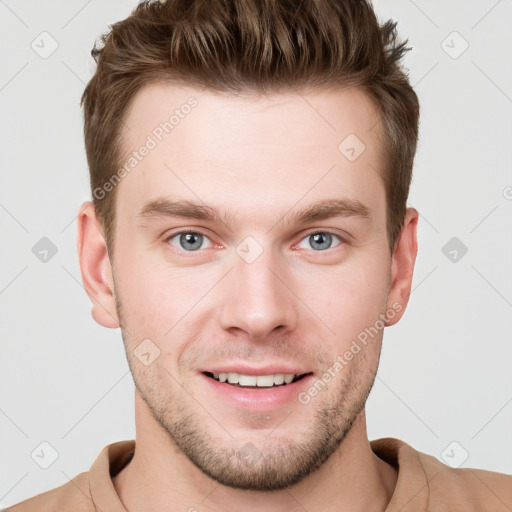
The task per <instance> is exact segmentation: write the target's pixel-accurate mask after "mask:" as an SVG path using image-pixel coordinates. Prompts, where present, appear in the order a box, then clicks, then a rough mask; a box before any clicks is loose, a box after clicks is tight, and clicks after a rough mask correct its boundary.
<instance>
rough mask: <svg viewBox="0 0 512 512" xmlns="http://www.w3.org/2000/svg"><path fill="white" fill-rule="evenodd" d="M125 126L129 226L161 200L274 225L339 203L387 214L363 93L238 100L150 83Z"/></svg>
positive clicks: (371, 113)
mask: <svg viewBox="0 0 512 512" xmlns="http://www.w3.org/2000/svg"><path fill="white" fill-rule="evenodd" d="M125 125H126V127H125V129H124V132H123V139H124V148H125V150H126V153H125V155H124V156H123V161H122V162H121V166H123V165H125V164H126V163H127V162H128V161H129V160H131V161H132V162H131V163H132V164H133V166H131V165H128V166H126V165H125V168H126V170H127V171H128V172H127V173H125V174H126V177H125V178H123V180H122V183H121V184H120V185H119V186H120V190H119V191H118V204H119V203H123V202H124V203H125V204H126V208H124V210H123V211H124V212H126V214H130V215H131V220H133V219H134V218H135V216H136V215H137V214H138V213H139V212H140V211H141V209H143V208H144V206H145V205H146V204H147V203H148V202H149V201H151V200H155V199H157V198H159V197H162V196H163V195H166V196H168V197H174V198H176V199H188V200H193V201H194V202H196V203H197V202H203V203H205V204H208V205H212V206H216V205H218V206H219V209H222V205H223V204H224V203H226V202H229V204H230V206H231V207H232V208H230V211H235V210H236V211H239V212H240V213H241V214H242V213H244V212H245V214H246V215H249V216H250V215H252V217H253V220H255V219H254V212H255V211H261V212H264V211H266V210H267V211H269V213H270V212H271V211H272V213H273V214H274V218H275V216H276V214H278V209H277V208H278V206H279V205H281V206H282V210H283V211H284V210H286V211H289V210H290V208H293V206H294V204H298V203H300V205H299V206H305V205H306V204H311V203H312V202H314V201H315V200H322V199H331V198H337V197H344V198H347V199H351V200H359V201H360V202H362V203H365V204H366V205H368V206H369V207H370V209H371V210H372V212H371V213H372V214H373V213H374V212H373V210H381V211H382V210H383V207H384V196H383V194H384V189H383V184H382V178H381V176H380V173H381V172H382V169H383V162H382V156H381V154H382V151H381V148H380V144H379V138H378V130H379V129H380V126H379V125H380V123H379V117H378V113H377V110H376V108H375V106H374V104H373V102H372V101H371V100H370V99H369V98H368V97H367V96H366V94H364V93H363V92H362V91H360V90H357V89H339V90H321V91H315V92H307V93H306V92H303V93H302V92H287V93H279V94H270V95H266V96H261V95H260V96H256V95H251V96H248V95H246V96H241V95H235V94H228V93H218V92H213V91H210V90H206V89H199V88H195V87H185V86H179V85H175V84H169V83H167V84H160V83H159V84H151V85H148V86H145V87H144V88H142V89H141V90H140V91H138V93H137V94H136V95H135V96H134V98H133V100H132V102H131V104H130V107H129V109H128V111H127V114H126V117H125ZM144 148H148V149H146V150H144ZM134 152H135V153H136V154H137V155H136V156H134ZM142 153H144V155H143V156H141V154H142ZM120 213H121V214H122V212H120ZM267 220H268V219H267Z"/></svg>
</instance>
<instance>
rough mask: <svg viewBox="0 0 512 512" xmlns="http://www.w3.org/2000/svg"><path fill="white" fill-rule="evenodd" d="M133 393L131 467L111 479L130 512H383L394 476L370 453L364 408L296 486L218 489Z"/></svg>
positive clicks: (395, 479) (393, 487) (394, 474)
mask: <svg viewBox="0 0 512 512" xmlns="http://www.w3.org/2000/svg"><path fill="white" fill-rule="evenodd" d="M137 401H139V402H142V399H141V398H140V396H138V393H136V406H137V407H136V428H137V436H136V449H135V453H134V456H133V459H132V460H131V462H130V463H129V464H128V465H127V466H126V467H125V468H124V469H123V470H122V471H121V472H120V473H119V474H117V475H116V476H115V477H114V478H113V479H112V481H113V484H114V487H115V489H116V492H117V494H118V495H119V498H120V499H121V501H122V503H123V504H124V506H125V508H126V509H127V510H130V512H142V511H145V512H153V511H154V512H156V511H158V512H162V511H165V510H166V509H167V508H168V505H169V504H172V508H173V510H180V509H181V510H191V511H194V510H197V511H200V512H209V511H218V510H224V509H226V508H228V506H229V508H230V509H232V510H244V511H246V512H253V511H261V510H288V511H290V512H295V511H303V510H308V511H310V512H315V511H323V512H329V511H334V510H336V511H338V512H344V511H351V512H355V511H363V510H366V511H368V510H371V511H385V509H386V507H387V505H388V503H389V501H390V499H391V496H392V494H393V492H394V489H395V486H396V481H397V476H398V474H397V471H396V470H395V469H394V468H393V467H391V466H390V465H388V464H387V463H386V462H384V461H383V460H381V459H380V458H378V457H377V456H376V455H375V454H374V453H373V452H372V450H371V447H370V444H369V441H368V438H367V433H366V416H365V411H364V409H363V410H362V411H361V413H360V414H359V415H358V416H357V418H356V420H355V421H354V423H353V425H352V428H351V430H350V431H349V432H348V434H347V436H346V437H345V439H344V440H343V442H342V443H341V445H340V446H339V447H338V449H337V450H336V451H335V452H334V453H333V454H332V455H331V457H329V459H328V460H327V461H326V462H325V463H324V464H323V465H322V466H321V467H320V468H319V469H317V470H316V471H314V472H313V473H312V474H310V475H309V476H307V477H306V478H304V479H303V480H301V481H300V482H299V483H297V484H295V485H293V486H291V487H289V488H287V489H283V490H278V491H272V492H261V491H247V490H242V489H233V488H230V487H226V486H223V485H221V484H219V483H217V482H215V481H213V480H212V479H211V478H209V477H208V476H206V475H205V474H203V473H202V472H201V471H200V470H199V469H198V468H197V467H196V466H195V465H194V464H193V463H192V462H191V461H190V460H189V459H188V458H187V457H186V456H185V455H184V454H183V453H182V452H181V451H179V450H178V449H177V448H176V447H175V446H174V444H173V442H172V440H170V439H169V437H168V435H167V434H166V433H165V432H164V431H163V430H162V429H161V427H160V426H159V425H158V424H157V423H156V421H155V420H154V419H153V418H152V417H151V418H150V417H148V416H147V415H144V416H143V415H142V413H141V411H142V410H143V407H144V406H143V405H142V404H140V403H137Z"/></svg>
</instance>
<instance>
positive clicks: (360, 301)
mask: <svg viewBox="0 0 512 512" xmlns="http://www.w3.org/2000/svg"><path fill="white" fill-rule="evenodd" d="M384 263H385V262H383V261H373V262H372V261H365V260H364V259H360V260H359V261H358V262H355V261H354V263H350V264H348V263H347V264H341V265H339V266H338V267H330V268H327V267H326V268H324V269H320V268H319V270H318V271H317V272H312V273H310V274H309V276H308V278H307V280H308V282H307V284H306V283H303V285H302V286H304V291H305V292H306V290H309V292H307V293H304V295H302V294H300V296H301V297H302V296H304V297H305V299H304V302H305V303H306V304H308V305H309V304H311V309H312V310H313V311H314V312H315V313H316V314H317V315H318V317H320V318H321V319H322V320H323V322H324V323H325V324H326V325H327V326H328V327H329V328H330V331H333V332H334V335H333V339H335V343H336V349H337V350H339V345H340V343H342V344H343V346H345V345H350V342H351V340H352V339H354V338H355V337H357V335H358V334H359V333H360V332H362V331H364V329H365V328H368V327H370V326H372V325H374V324H375V322H376V320H377V319H378V318H379V314H380V313H383V312H384V311H385V308H386V298H387V271H386V267H385V264H384ZM312 283H314V286H312ZM331 334H332V332H331Z"/></svg>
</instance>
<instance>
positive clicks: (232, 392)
mask: <svg viewBox="0 0 512 512" xmlns="http://www.w3.org/2000/svg"><path fill="white" fill-rule="evenodd" d="M201 377H202V378H203V379H204V380H205V382H206V384H207V385H208V386H209V388H210V389H211V390H213V391H214V392H215V393H216V394H218V395H220V396H221V397H222V398H223V399H224V400H226V401H228V402H230V403H231V404H233V405H234V406H235V407H237V408H239V409H244V410H252V411H267V410H270V409H277V408H279V407H282V406H283V405H286V404H289V403H293V402H296V401H298V395H299V393H300V392H301V391H302V390H303V389H304V388H307V387H308V386H309V384H310V380H311V379H312V378H313V375H311V374H309V375H306V376H305V377H303V378H302V379H300V380H298V381H295V382H291V383H290V384H283V385H281V386H273V387H261V388H257V389H254V388H245V387H241V386H232V385H231V384H228V383H226V382H220V381H218V380H215V379H213V378H211V377H208V376H206V375H205V374H201Z"/></svg>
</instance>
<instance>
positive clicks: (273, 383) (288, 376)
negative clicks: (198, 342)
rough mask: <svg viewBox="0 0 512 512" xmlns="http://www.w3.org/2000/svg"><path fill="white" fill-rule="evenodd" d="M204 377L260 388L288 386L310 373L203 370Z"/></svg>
mask: <svg viewBox="0 0 512 512" xmlns="http://www.w3.org/2000/svg"><path fill="white" fill-rule="evenodd" d="M203 374H204V375H206V377H209V378H210V379H213V380H216V381H217V382H221V383H225V384H229V385H230V386H233V387H239V388H249V389H261V388H277V387H281V386H289V385H290V384H293V383H295V382H297V381H299V380H301V379H303V378H304V377H306V376H308V375H310V374H311V372H309V373H302V374H297V373H274V374H267V375H244V374H242V373H235V372H229V373H228V372H225V373H224V372H220V373H212V372H203Z"/></svg>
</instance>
